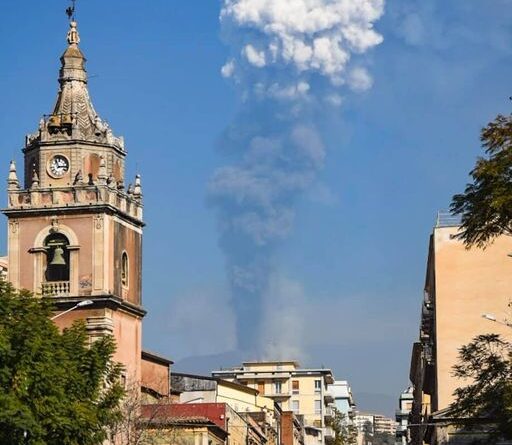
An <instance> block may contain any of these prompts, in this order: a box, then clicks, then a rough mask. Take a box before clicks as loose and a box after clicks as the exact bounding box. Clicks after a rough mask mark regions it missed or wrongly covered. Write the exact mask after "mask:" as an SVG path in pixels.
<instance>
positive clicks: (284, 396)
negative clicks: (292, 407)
mask: <svg viewBox="0 0 512 445" xmlns="http://www.w3.org/2000/svg"><path fill="white" fill-rule="evenodd" d="M265 397H272V398H273V399H280V400H284V399H288V398H290V397H291V395H290V393H289V392H279V391H273V392H271V393H269V394H265Z"/></svg>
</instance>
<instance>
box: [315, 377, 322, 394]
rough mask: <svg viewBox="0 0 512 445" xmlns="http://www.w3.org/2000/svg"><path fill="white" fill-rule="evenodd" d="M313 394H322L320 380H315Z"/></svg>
mask: <svg viewBox="0 0 512 445" xmlns="http://www.w3.org/2000/svg"><path fill="white" fill-rule="evenodd" d="M315 392H316V393H319V392H322V381H321V380H315Z"/></svg>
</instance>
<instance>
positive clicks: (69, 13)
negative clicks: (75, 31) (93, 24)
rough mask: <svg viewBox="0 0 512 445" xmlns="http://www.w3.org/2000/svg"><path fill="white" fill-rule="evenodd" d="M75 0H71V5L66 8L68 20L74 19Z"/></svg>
mask: <svg viewBox="0 0 512 445" xmlns="http://www.w3.org/2000/svg"><path fill="white" fill-rule="evenodd" d="M75 7H76V0H71V6H70V7H68V8H67V9H66V14H67V16H68V18H69V20H70V21H75Z"/></svg>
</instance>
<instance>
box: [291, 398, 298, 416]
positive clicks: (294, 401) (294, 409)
mask: <svg viewBox="0 0 512 445" xmlns="http://www.w3.org/2000/svg"><path fill="white" fill-rule="evenodd" d="M292 411H293V412H294V413H295V414H299V401H298V400H292Z"/></svg>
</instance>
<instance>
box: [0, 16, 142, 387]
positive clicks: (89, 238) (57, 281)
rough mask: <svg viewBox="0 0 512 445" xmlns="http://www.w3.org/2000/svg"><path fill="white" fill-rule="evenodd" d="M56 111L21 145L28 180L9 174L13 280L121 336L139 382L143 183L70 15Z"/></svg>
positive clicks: (63, 322) (68, 318)
mask: <svg viewBox="0 0 512 445" xmlns="http://www.w3.org/2000/svg"><path fill="white" fill-rule="evenodd" d="M67 42H68V45H67V48H66V50H65V51H64V54H63V55H62V57H61V59H60V60H61V69H60V74H59V91H58V94H57V100H56V104H55V107H54V109H53V112H52V113H51V114H50V115H46V116H43V118H42V119H41V120H40V122H39V128H38V130H37V132H36V133H34V134H31V135H28V136H27V137H26V140H25V147H24V149H23V155H24V169H23V184H21V181H20V180H19V179H18V173H17V171H16V165H15V163H14V161H13V162H11V165H10V169H9V177H8V207H7V208H6V209H4V210H3V213H4V214H5V215H6V216H7V218H8V258H9V271H8V276H9V281H11V282H12V284H13V285H14V286H15V287H16V288H25V289H29V290H31V291H33V292H34V293H36V294H39V295H42V296H44V297H48V298H52V299H53V300H54V302H55V307H56V313H58V312H61V311H64V310H66V309H69V308H71V307H73V306H75V305H76V304H77V303H79V302H81V301H85V300H91V301H92V302H93V303H92V304H89V305H87V306H82V307H80V308H77V309H76V310H73V311H72V312H69V313H68V314H66V315H63V316H62V317H59V318H57V319H56V323H57V324H58V325H59V326H60V327H66V326H69V325H70V324H71V323H72V322H73V321H74V320H75V319H77V318H80V319H84V320H85V321H86V323H87V328H88V330H89V333H90V335H91V336H92V337H94V336H101V335H105V334H113V335H114V336H115V338H116V341H117V352H116V360H117V361H119V362H121V363H123V364H124V365H125V368H126V377H128V378H131V379H136V380H137V381H138V380H140V357H141V321H142V317H143V316H144V315H145V311H144V310H143V308H142V302H141V260H142V229H143V226H144V223H143V221H142V189H141V181H140V176H139V175H137V176H136V177H135V180H134V183H133V185H129V186H128V187H125V180H124V175H125V160H126V154H127V153H126V150H125V147H124V141H123V139H122V138H120V137H116V136H114V134H113V132H112V130H111V129H110V127H109V125H108V124H107V123H106V122H105V121H104V120H102V119H101V118H100V117H99V116H98V114H97V113H96V111H95V109H94V107H93V105H92V102H91V99H90V97H89V91H88V88H87V72H86V70H85V62H86V59H85V57H84V55H83V53H82V51H81V50H80V48H79V43H80V36H79V33H78V28H77V23H76V21H75V20H74V17H73V18H71V17H70V27H69V32H68V35H67Z"/></svg>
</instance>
